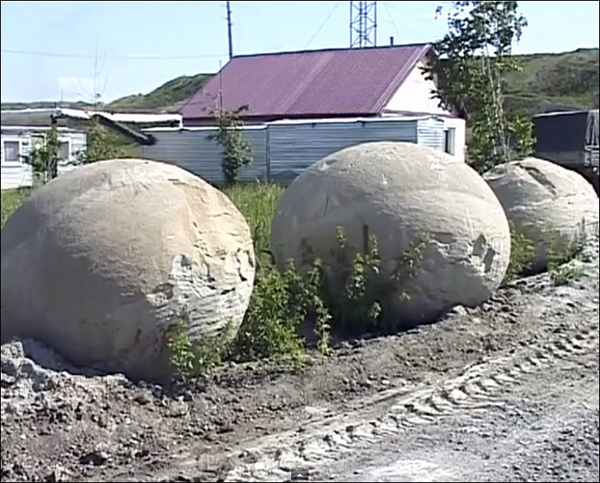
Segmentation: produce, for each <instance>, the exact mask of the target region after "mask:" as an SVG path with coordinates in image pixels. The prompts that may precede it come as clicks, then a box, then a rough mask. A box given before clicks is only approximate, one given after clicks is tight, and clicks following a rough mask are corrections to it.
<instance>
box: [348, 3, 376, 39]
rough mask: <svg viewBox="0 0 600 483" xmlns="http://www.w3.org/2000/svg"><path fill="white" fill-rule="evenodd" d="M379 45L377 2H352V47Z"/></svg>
mask: <svg viewBox="0 0 600 483" xmlns="http://www.w3.org/2000/svg"><path fill="white" fill-rule="evenodd" d="M375 46H377V2H365V1H360V2H350V48H351V49H355V48H359V49H362V48H364V47H375Z"/></svg>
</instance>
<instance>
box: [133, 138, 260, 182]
mask: <svg viewBox="0 0 600 483" xmlns="http://www.w3.org/2000/svg"><path fill="white" fill-rule="evenodd" d="M242 131H243V135H244V138H245V139H246V140H247V141H248V142H249V143H250V147H251V150H252V158H253V161H252V165H250V166H248V167H246V168H242V169H241V170H240V180H241V181H254V180H257V179H261V180H264V179H265V178H266V129H242ZM216 132H217V129H216V128H215V129H202V130H182V131H174V130H165V131H152V135H153V136H154V137H155V138H156V143H155V144H153V145H152V146H142V157H144V158H146V159H151V160H155V161H162V162H165V163H169V164H174V165H176V166H179V167H180V168H183V169H185V170H187V171H190V172H191V173H193V174H195V175H196V176H199V177H201V178H202V179H205V180H206V181H209V182H211V183H214V184H221V183H222V182H223V173H222V171H221V152H222V151H221V147H220V146H219V145H218V144H217V143H216V142H215V141H213V140H210V139H208V136H210V135H211V134H215V133H216Z"/></svg>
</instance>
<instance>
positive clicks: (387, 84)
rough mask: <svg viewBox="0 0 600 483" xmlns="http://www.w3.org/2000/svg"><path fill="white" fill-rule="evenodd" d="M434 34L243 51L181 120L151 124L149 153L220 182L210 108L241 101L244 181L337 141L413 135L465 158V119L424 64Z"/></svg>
mask: <svg viewBox="0 0 600 483" xmlns="http://www.w3.org/2000/svg"><path fill="white" fill-rule="evenodd" d="M433 55H435V52H434V50H433V47H432V46H431V45H430V44H412V45H399V46H389V47H369V48H364V49H327V50H315V51H304V52H284V53H273V54H258V55H242V56H237V57H234V58H232V59H231V61H229V63H228V64H227V65H225V67H223V69H221V71H220V72H219V73H218V74H217V75H216V76H215V77H213V78H212V79H211V80H210V81H209V82H208V83H207V84H205V85H204V87H203V89H202V90H201V91H200V92H198V93H196V94H195V95H194V96H192V98H191V99H189V101H188V102H187V104H185V105H184V106H183V108H182V109H181V110H180V114H181V115H182V119H183V127H182V128H181V127H179V128H157V129H151V130H150V131H151V132H148V134H151V135H152V137H153V139H155V140H156V142H155V143H154V144H152V145H148V146H142V154H143V156H144V157H145V158H148V159H156V160H159V161H165V162H170V163H174V164H177V165H178V166H181V167H183V168H185V169H187V170H189V171H191V172H193V173H195V174H197V175H199V176H201V177H203V178H204V179H206V180H208V181H210V182H213V183H215V184H219V183H220V182H222V170H221V157H222V149H221V148H220V147H219V146H218V145H217V144H216V143H215V142H214V140H211V139H213V136H214V134H215V133H216V127H215V119H214V111H215V110H216V109H218V108H222V109H225V110H229V111H235V110H238V109H240V108H241V107H245V109H244V110H243V111H242V112H241V117H242V119H243V121H244V123H245V126H244V127H243V128H242V130H243V136H244V138H245V139H246V141H247V142H248V143H249V145H250V148H251V151H252V156H253V162H252V165H251V166H248V167H245V168H244V169H243V170H242V171H241V173H240V180H241V181H253V180H256V179H260V180H265V179H271V180H290V179H293V178H294V177H296V176H297V175H298V174H299V173H301V172H302V171H303V170H304V169H306V168H307V167H308V166H310V165H312V164H313V163H314V162H316V161H318V160H319V159H322V158H323V157H324V156H327V155H329V154H331V153H333V152H335V151H338V150H340V149H343V148H346V147H349V146H353V145H356V144H361V143H366V142H376V141H395V142H411V143H416V144H419V145H423V146H427V147H430V148H433V149H436V150H443V151H446V152H448V153H449V154H451V155H453V156H454V157H455V158H457V160H459V161H464V159H465V157H464V150H465V121H464V120H463V119H461V118H459V117H458V116H456V115H455V113H453V112H449V111H447V110H445V109H443V108H441V107H440V106H439V103H438V101H437V100H436V99H434V97H433V90H434V89H435V84H434V83H433V81H431V80H429V79H427V78H426V76H425V75H424V73H423V72H422V67H424V66H425V65H426V63H427V62H428V61H429V60H430V58H431V57H432V56H433Z"/></svg>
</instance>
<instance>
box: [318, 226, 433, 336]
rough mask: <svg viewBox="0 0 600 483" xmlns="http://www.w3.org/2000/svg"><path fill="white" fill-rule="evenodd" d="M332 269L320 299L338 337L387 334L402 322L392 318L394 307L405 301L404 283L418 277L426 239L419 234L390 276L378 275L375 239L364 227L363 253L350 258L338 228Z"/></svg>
mask: <svg viewBox="0 0 600 483" xmlns="http://www.w3.org/2000/svg"><path fill="white" fill-rule="evenodd" d="M337 242H338V247H337V250H336V252H335V254H334V255H335V256H334V264H333V267H332V268H331V269H330V270H329V272H328V273H327V274H326V277H325V280H324V290H323V295H322V297H323V299H324V300H325V304H326V306H327V307H328V308H329V310H330V312H331V314H332V319H333V320H334V321H335V330H336V331H337V332H338V333H340V334H353V335H357V334H365V333H386V332H389V331H393V330H396V329H397V327H398V326H399V325H401V323H402V321H401V320H397V319H395V318H394V317H392V314H393V313H394V312H395V311H394V310H393V309H394V307H395V306H396V305H397V304H398V303H399V302H402V301H405V300H407V299H408V297H409V295H408V293H407V292H406V284H407V282H408V281H409V280H410V279H412V278H413V277H414V276H415V275H416V274H417V268H418V265H419V263H420V261H421V260H422V258H423V252H424V250H425V249H426V247H427V245H428V242H429V236H428V235H427V234H425V233H419V234H418V236H417V237H416V239H415V241H414V242H413V243H411V244H410V245H409V246H408V248H407V249H406V250H405V251H404V252H403V253H402V255H401V256H400V257H399V258H398V259H397V260H396V266H395V267H394V268H393V270H392V271H391V273H390V275H389V277H386V278H385V279H384V278H383V277H381V276H380V271H381V257H380V253H379V245H378V243H377V239H376V238H375V237H374V236H369V229H368V226H366V225H365V226H363V247H362V253H361V252H358V253H356V254H355V255H354V256H353V257H352V252H351V251H350V249H349V247H348V245H347V240H346V237H345V235H344V233H343V230H341V229H340V228H338V233H337Z"/></svg>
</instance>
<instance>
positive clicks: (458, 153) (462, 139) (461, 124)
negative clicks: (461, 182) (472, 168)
mask: <svg viewBox="0 0 600 483" xmlns="http://www.w3.org/2000/svg"><path fill="white" fill-rule="evenodd" d="M448 129H454V130H455V131H454V133H455V136H454V152H453V153H451V154H452V155H453V156H455V157H456V158H457V159H458V160H460V161H462V162H465V159H466V157H465V154H466V149H467V142H466V136H467V132H466V123H465V121H464V119H460V118H458V117H446V118H444V130H445V131H447V130H448Z"/></svg>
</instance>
